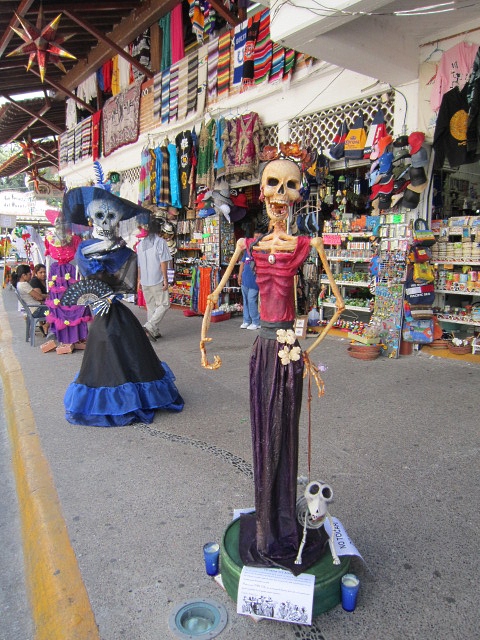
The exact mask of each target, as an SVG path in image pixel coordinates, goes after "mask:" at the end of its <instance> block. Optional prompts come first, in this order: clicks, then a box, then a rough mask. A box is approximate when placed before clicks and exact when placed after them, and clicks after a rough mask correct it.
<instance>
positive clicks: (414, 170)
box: [410, 167, 427, 187]
mask: <svg viewBox="0 0 480 640" xmlns="http://www.w3.org/2000/svg"><path fill="white" fill-rule="evenodd" d="M410 182H411V183H412V185H413V186H414V187H417V186H418V185H419V184H423V183H424V182H425V183H426V182H427V176H426V174H425V169H424V168H423V167H410Z"/></svg>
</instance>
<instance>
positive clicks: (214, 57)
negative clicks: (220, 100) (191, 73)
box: [207, 38, 218, 104]
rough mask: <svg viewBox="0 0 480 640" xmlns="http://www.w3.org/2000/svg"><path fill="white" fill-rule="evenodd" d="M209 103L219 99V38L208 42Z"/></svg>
mask: <svg viewBox="0 0 480 640" xmlns="http://www.w3.org/2000/svg"><path fill="white" fill-rule="evenodd" d="M207 47H208V72H207V73H208V80H207V82H208V104H211V103H212V102H215V100H216V99H217V74H218V38H212V39H211V40H210V41H209V42H208V45H207Z"/></svg>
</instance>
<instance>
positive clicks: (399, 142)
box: [393, 136, 408, 147]
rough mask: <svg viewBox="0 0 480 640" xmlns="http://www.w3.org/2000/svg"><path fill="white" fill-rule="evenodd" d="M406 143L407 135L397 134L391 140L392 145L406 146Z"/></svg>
mask: <svg viewBox="0 0 480 640" xmlns="http://www.w3.org/2000/svg"><path fill="white" fill-rule="evenodd" d="M407 145H408V136H398V138H395V140H394V141H393V146H394V147H406V146H407Z"/></svg>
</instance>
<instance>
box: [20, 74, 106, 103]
mask: <svg viewBox="0 0 480 640" xmlns="http://www.w3.org/2000/svg"><path fill="white" fill-rule="evenodd" d="M30 71H31V72H32V73H34V74H35V75H36V76H37V78H40V74H39V73H38V72H37V71H35V69H33V68H31V69H30ZM44 82H46V83H47V84H49V85H50V86H51V87H53V88H54V89H56V90H57V91H58V92H59V93H63V94H64V95H66V96H68V97H69V98H72V100H75V102H76V103H77V104H78V105H80V106H81V107H82V109H86V110H87V111H90V113H95V109H94V108H93V107H91V106H90V105H89V104H87V103H86V102H85V101H84V100H82V99H81V98H78V97H77V96H76V95H75V94H74V93H72V91H69V90H68V89H66V88H65V87H64V86H63V84H60V82H56V81H55V80H51V79H50V78H48V76H45V78H44Z"/></svg>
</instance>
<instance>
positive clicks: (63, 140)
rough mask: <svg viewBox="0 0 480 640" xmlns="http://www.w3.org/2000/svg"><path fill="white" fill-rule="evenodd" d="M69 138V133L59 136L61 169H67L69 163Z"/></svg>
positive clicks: (59, 163) (59, 162)
mask: <svg viewBox="0 0 480 640" xmlns="http://www.w3.org/2000/svg"><path fill="white" fill-rule="evenodd" d="M67 137H68V131H66V132H65V133H62V134H60V135H59V136H58V165H59V167H60V169H63V167H66V166H67V162H68V153H67Z"/></svg>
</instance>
